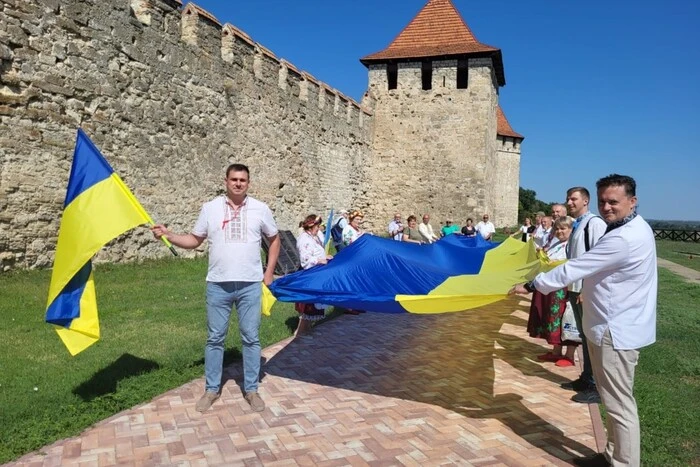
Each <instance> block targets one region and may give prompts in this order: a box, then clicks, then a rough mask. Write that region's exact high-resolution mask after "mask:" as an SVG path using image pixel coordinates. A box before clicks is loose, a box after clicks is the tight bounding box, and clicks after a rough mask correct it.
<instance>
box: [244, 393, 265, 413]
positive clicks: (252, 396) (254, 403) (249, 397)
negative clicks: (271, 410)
mask: <svg viewBox="0 0 700 467" xmlns="http://www.w3.org/2000/svg"><path fill="white" fill-rule="evenodd" d="M245 400H246V401H248V403H249V404H250V408H251V409H253V411H255V412H262V411H263V410H265V402H263V400H262V399H261V398H260V395H259V394H258V393H257V392H256V391H250V392H249V393H248V394H246V395H245Z"/></svg>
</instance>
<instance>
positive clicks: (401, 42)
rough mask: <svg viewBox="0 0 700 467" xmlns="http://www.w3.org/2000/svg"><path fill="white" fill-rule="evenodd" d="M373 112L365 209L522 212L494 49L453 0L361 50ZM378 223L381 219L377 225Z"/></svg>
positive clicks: (508, 220)
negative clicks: (385, 41)
mask: <svg viewBox="0 0 700 467" xmlns="http://www.w3.org/2000/svg"><path fill="white" fill-rule="evenodd" d="M361 62H362V63H363V64H364V65H365V66H367V68H368V69H369V86H368V89H367V92H366V93H365V96H364V98H363V101H362V103H363V105H365V106H367V107H368V108H370V109H371V110H372V112H373V114H374V125H373V129H372V135H371V138H372V140H371V148H372V151H371V157H370V159H369V160H368V164H367V168H366V172H365V173H363V174H362V176H363V178H364V179H365V180H363V182H365V187H366V193H365V197H366V198H365V199H364V200H362V201H363V202H364V204H365V206H366V209H367V210H368V216H367V218H368V219H372V220H374V222H373V226H374V227H375V228H378V227H379V226H380V225H381V224H383V223H384V221H385V220H388V219H389V218H390V216H391V214H392V213H393V212H394V211H396V210H398V211H401V212H403V213H404V214H405V215H408V214H409V213H412V214H416V215H420V214H421V213H424V212H430V213H432V215H433V222H434V224H435V226H436V227H437V224H438V222H441V221H444V220H445V218H448V217H451V218H453V219H454V220H455V221H456V222H457V223H460V224H461V223H464V220H465V219H466V218H467V217H472V218H475V221H476V220H478V219H480V218H481V214H482V213H484V212H488V213H490V214H491V218H492V219H493V221H494V222H495V223H496V225H497V226H507V225H515V224H516V223H517V221H518V219H517V213H518V183H519V182H518V180H519V172H520V144H521V142H522V140H523V136H522V135H520V134H518V133H516V132H515V131H514V130H513V129H512V128H511V127H510V125H509V124H508V121H507V119H506V118H505V115H504V114H503V112H502V111H501V109H500V107H499V104H498V90H499V88H500V87H501V86H504V85H505V75H504V70H503V60H502V56H501V51H500V49H498V48H496V47H492V46H489V45H486V44H483V43H481V42H479V41H478V40H477V39H476V37H475V36H474V34H473V33H472V31H471V30H470V29H469V27H468V26H467V24H466V23H465V22H464V20H463V19H462V17H461V16H460V14H459V12H458V11H457V10H456V8H455V7H454V5H453V4H452V2H451V1H450V0H430V1H428V3H427V4H426V5H425V6H424V7H423V9H422V10H421V11H420V12H419V13H418V14H417V16H416V17H415V18H414V19H413V20H412V21H411V22H410V23H409V24H408V26H406V28H404V30H403V31H401V33H400V34H399V35H398V36H397V37H396V38H395V39H394V40H393V42H392V43H391V44H389V46H388V47H386V48H385V49H384V50H382V51H380V52H376V53H373V54H371V55H368V56H366V57H364V58H362V59H361ZM377 230H378V229H377Z"/></svg>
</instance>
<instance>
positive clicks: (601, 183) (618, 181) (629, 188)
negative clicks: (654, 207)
mask: <svg viewBox="0 0 700 467" xmlns="http://www.w3.org/2000/svg"><path fill="white" fill-rule="evenodd" d="M595 186H596V188H597V189H598V191H600V190H602V189H605V188H608V187H611V186H621V187H624V188H625V194H626V195H627V196H637V182H635V181H634V179H633V178H632V177H629V176H627V175H619V174H610V175H608V176H607V177H603V178H601V179H600V180H598V181H597V182H595Z"/></svg>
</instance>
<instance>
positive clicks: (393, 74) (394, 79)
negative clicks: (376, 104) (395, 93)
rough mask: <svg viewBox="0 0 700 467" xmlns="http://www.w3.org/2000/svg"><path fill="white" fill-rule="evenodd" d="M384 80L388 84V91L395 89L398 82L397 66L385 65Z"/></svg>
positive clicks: (394, 64)
mask: <svg viewBox="0 0 700 467" xmlns="http://www.w3.org/2000/svg"><path fill="white" fill-rule="evenodd" d="M386 79H387V81H388V82H389V89H390V90H391V89H396V85H397V84H398V81H399V66H398V65H397V64H396V63H388V64H387V65H386Z"/></svg>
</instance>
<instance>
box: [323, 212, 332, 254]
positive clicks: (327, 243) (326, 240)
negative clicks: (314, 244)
mask: <svg viewBox="0 0 700 467" xmlns="http://www.w3.org/2000/svg"><path fill="white" fill-rule="evenodd" d="M332 228H333V208H331V213H330V214H328V221H327V222H326V232H325V233H324V237H323V248H324V249H325V250H326V254H328V253H330V251H331V229H332Z"/></svg>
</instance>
